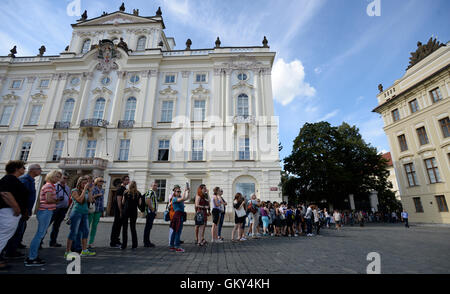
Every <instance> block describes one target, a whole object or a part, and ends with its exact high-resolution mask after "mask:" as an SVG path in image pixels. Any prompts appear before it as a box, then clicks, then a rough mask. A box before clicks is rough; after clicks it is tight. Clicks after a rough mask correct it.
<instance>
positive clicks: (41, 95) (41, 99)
mask: <svg viewBox="0 0 450 294" xmlns="http://www.w3.org/2000/svg"><path fill="white" fill-rule="evenodd" d="M47 97H48V96H47V95H45V94H44V93H43V92H42V91H41V92H39V93H36V94H34V95H32V96H31V100H32V101H33V102H34V103H43V102H44V101H45V100H46V99H47Z"/></svg>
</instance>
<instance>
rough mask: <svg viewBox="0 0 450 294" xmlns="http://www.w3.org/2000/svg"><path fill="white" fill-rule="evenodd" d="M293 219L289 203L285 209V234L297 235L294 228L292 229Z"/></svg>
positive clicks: (293, 215) (293, 214)
mask: <svg viewBox="0 0 450 294" xmlns="http://www.w3.org/2000/svg"><path fill="white" fill-rule="evenodd" d="M294 221H295V213H294V211H293V209H292V206H291V205H289V206H288V207H287V210H286V236H289V235H290V236H291V237H294V236H298V235H297V234H295V229H294Z"/></svg>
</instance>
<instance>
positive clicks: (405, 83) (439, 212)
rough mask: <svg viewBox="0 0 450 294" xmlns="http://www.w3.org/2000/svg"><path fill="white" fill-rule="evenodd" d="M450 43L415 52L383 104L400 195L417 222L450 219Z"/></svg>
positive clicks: (422, 47) (385, 92) (420, 47)
mask: <svg viewBox="0 0 450 294" xmlns="http://www.w3.org/2000/svg"><path fill="white" fill-rule="evenodd" d="M449 44H450V43H447V44H445V45H440V44H438V43H437V42H436V41H435V40H432V39H430V41H429V42H428V43H427V44H425V45H422V44H421V43H418V48H417V51H416V52H414V53H412V57H411V62H410V66H409V68H408V69H407V71H406V74H405V75H404V76H403V77H401V78H400V79H399V80H397V81H395V82H394V84H393V85H392V86H390V87H389V88H388V89H386V90H383V86H382V85H380V86H379V89H380V93H379V94H378V96H377V98H378V106H377V107H376V108H375V109H374V110H373V111H374V112H377V113H379V114H381V116H382V118H383V121H384V125H385V127H384V131H385V132H386V135H387V136H388V140H389V144H390V147H391V154H392V161H393V164H394V168H395V172H396V176H397V179H398V185H399V191H400V197H401V201H402V204H403V207H404V209H406V210H407V211H408V213H409V218H410V221H411V222H418V223H447V224H448V223H450V213H449V211H448V205H447V201H449V199H450V121H449V116H450V99H449V93H450V85H449V84H450V47H449Z"/></svg>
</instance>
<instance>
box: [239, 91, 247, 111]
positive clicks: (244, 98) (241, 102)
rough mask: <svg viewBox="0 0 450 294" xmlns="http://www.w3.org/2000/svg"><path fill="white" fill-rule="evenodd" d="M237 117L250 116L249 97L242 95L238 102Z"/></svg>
mask: <svg viewBox="0 0 450 294" xmlns="http://www.w3.org/2000/svg"><path fill="white" fill-rule="evenodd" d="M237 115H239V116H248V96H247V95H245V94H241V95H239V96H238V100H237Z"/></svg>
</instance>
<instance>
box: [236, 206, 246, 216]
mask: <svg viewBox="0 0 450 294" xmlns="http://www.w3.org/2000/svg"><path fill="white" fill-rule="evenodd" d="M236 215H237V217H244V216H245V215H246V212H245V209H244V207H241V208H239V209H236Z"/></svg>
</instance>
